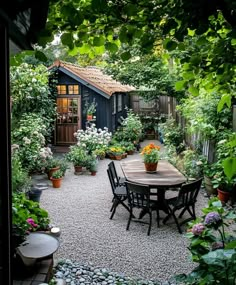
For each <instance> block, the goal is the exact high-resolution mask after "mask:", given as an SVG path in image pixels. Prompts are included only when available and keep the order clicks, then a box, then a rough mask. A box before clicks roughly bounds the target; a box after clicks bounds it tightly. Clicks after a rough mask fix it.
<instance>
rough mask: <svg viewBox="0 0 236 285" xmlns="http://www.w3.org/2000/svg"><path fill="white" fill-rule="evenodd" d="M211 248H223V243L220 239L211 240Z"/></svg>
mask: <svg viewBox="0 0 236 285" xmlns="http://www.w3.org/2000/svg"><path fill="white" fill-rule="evenodd" d="M211 248H212V250H216V249H220V248H224V243H223V242H222V241H217V242H213V243H212V245H211Z"/></svg>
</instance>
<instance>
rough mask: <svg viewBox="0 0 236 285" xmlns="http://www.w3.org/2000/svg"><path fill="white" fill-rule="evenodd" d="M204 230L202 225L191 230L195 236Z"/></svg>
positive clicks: (197, 225)
mask: <svg viewBox="0 0 236 285" xmlns="http://www.w3.org/2000/svg"><path fill="white" fill-rule="evenodd" d="M204 230H205V226H204V225H203V224H196V225H194V226H193V228H192V233H193V234H194V235H195V236H199V235H201V233H202V232H203V231H204Z"/></svg>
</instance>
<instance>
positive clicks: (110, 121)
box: [58, 72, 130, 132]
mask: <svg viewBox="0 0 236 285" xmlns="http://www.w3.org/2000/svg"><path fill="white" fill-rule="evenodd" d="M58 84H79V85H80V88H81V96H82V100H81V115H82V128H83V129H85V128H86V122H87V114H86V109H85V106H86V102H89V103H91V102H93V100H94V99H95V101H96V103H97V110H96V114H95V115H96V119H95V120H94V121H93V122H94V123H96V126H97V128H104V127H107V128H108V129H109V131H112V132H114V131H115V130H116V129H117V127H118V126H119V125H120V122H121V121H122V119H121V118H122V117H124V118H125V117H126V116H127V112H126V109H125V107H128V108H130V96H129V95H128V94H126V93H120V94H121V96H122V110H119V111H118V94H113V95H112V96H111V97H110V98H105V97H104V96H102V95H101V94H99V93H97V92H95V91H94V90H91V89H90V88H88V87H87V86H85V85H83V84H80V83H79V82H78V81H76V80H75V79H73V78H71V77H69V76H68V75H66V74H64V73H63V72H59V74H58ZM114 98H115V99H114ZM114 100H115V101H116V103H115V106H116V112H114V113H113V111H112V110H113V107H114Z"/></svg>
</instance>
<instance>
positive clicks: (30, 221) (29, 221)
mask: <svg viewBox="0 0 236 285" xmlns="http://www.w3.org/2000/svg"><path fill="white" fill-rule="evenodd" d="M26 222H27V223H28V224H30V225H31V226H32V227H33V228H37V227H38V225H37V224H36V223H35V222H34V219H32V218H28V219H27V220H26Z"/></svg>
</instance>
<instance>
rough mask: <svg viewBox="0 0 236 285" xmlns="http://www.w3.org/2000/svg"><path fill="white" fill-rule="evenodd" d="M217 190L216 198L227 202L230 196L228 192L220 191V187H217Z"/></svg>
mask: <svg viewBox="0 0 236 285" xmlns="http://www.w3.org/2000/svg"><path fill="white" fill-rule="evenodd" d="M217 192H218V198H219V199H220V201H221V202H224V203H226V202H228V200H229V198H230V192H225V191H222V190H220V189H217Z"/></svg>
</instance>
